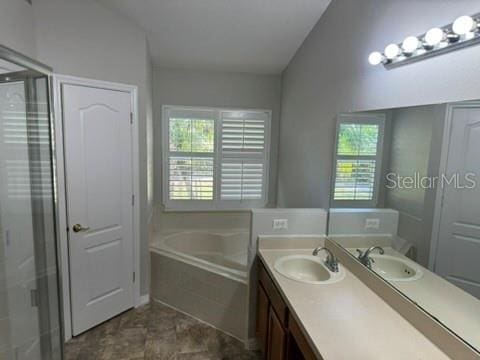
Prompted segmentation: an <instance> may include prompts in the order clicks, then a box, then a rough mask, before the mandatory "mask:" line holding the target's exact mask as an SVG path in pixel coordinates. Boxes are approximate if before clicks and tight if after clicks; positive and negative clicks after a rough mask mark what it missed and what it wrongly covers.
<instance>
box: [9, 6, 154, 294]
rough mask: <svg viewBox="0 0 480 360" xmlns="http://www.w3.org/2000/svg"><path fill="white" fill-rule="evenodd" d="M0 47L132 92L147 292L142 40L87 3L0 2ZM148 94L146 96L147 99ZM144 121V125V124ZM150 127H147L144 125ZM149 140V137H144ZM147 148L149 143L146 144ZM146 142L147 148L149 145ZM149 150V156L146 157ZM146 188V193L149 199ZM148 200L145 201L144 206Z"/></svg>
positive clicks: (126, 24)
mask: <svg viewBox="0 0 480 360" xmlns="http://www.w3.org/2000/svg"><path fill="white" fill-rule="evenodd" d="M0 43H2V44H5V45H7V46H9V47H11V48H13V49H15V50H17V51H20V52H22V53H25V54H26V55H29V56H31V57H34V58H36V59H37V60H39V61H41V62H44V63H45V64H47V65H50V66H52V67H53V69H54V71H55V72H56V73H59V74H65V75H73V76H80V77H87V78H92V79H99V80H107V81H113V82H119V83H126V84H132V85H136V86H138V93H139V143H140V153H139V164H140V173H139V174H138V177H139V179H140V193H141V194H140V195H141V196H140V208H141V215H140V216H141V231H142V235H141V252H142V259H144V260H143V261H142V264H141V266H142V272H141V281H142V284H141V290H142V293H146V292H147V291H148V277H147V276H148V273H149V271H148V239H147V219H148V216H149V212H150V211H149V205H148V204H149V203H148V200H147V193H148V191H147V173H149V174H152V173H153V170H152V168H151V167H150V169H149V168H148V165H149V164H150V166H152V165H153V162H152V161H151V159H150V162H149V159H148V156H147V154H148V147H147V143H148V142H147V139H149V138H150V139H151V134H147V124H148V121H150V124H151V121H152V111H151V93H152V91H151V85H150V84H149V81H150V79H151V77H150V74H149V67H151V65H150V60H149V55H148V49H147V41H146V34H145V33H144V31H143V30H141V29H140V28H138V27H136V26H135V25H134V24H133V23H132V22H131V21H130V20H128V19H126V18H124V17H122V16H121V15H119V14H116V13H114V12H112V11H111V10H108V9H107V8H105V7H103V6H102V5H99V4H98V3H96V2H95V1H92V0H35V1H33V6H31V5H29V4H28V3H27V2H26V1H24V0H2V1H1V3H0ZM149 94H150V95H149ZM149 119H150V120H149ZM150 127H151V125H150ZM147 135H149V136H150V137H148V136H147ZM151 142H152V141H151ZM151 142H150V145H151ZM151 150H152V149H151V146H150V153H151ZM152 186H153V182H152V181H151V182H150V193H151V194H153V191H152V190H151V187H152ZM151 203H152V198H150V205H151Z"/></svg>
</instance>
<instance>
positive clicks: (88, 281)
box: [62, 85, 134, 335]
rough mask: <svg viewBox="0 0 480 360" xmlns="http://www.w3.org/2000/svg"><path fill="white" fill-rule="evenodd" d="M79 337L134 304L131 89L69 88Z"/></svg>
mask: <svg viewBox="0 0 480 360" xmlns="http://www.w3.org/2000/svg"><path fill="white" fill-rule="evenodd" d="M62 96H63V114H64V120H63V121H64V133H65V169H66V185H67V203H68V204H67V207H68V222H69V225H68V226H69V252H70V254H69V255H70V288H71V306H72V330H73V335H78V334H80V333H82V332H84V331H85V330H88V329H89V328H91V327H93V326H95V325H97V324H99V323H101V322H103V321H105V320H108V319H109V318H111V317H113V316H115V315H117V314H119V313H121V312H123V311H125V310H127V309H129V308H131V307H132V306H133V271H134V270H133V227H132V226H133V224H132V222H133V221H132V215H133V208H132V194H133V185H132V175H133V168H132V138H131V124H130V113H131V105H130V94H129V93H126V92H121V91H115V90H108V89H100V88H94V87H86V86H77V85H63V88H62Z"/></svg>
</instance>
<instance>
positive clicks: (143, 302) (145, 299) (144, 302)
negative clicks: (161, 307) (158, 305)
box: [135, 294, 150, 307]
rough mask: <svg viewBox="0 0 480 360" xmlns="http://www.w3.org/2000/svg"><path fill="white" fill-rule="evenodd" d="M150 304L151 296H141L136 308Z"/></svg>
mask: <svg viewBox="0 0 480 360" xmlns="http://www.w3.org/2000/svg"><path fill="white" fill-rule="evenodd" d="M149 302H150V294H146V295H142V296H140V299H138V304H136V305H135V307H140V306H144V305H147V304H148V303H149Z"/></svg>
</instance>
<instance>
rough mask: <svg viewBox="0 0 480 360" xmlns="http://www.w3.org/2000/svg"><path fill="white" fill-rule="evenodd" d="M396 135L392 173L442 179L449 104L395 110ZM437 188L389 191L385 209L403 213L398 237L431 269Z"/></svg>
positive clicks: (391, 157)
mask: <svg viewBox="0 0 480 360" xmlns="http://www.w3.org/2000/svg"><path fill="white" fill-rule="evenodd" d="M391 119H392V136H391V142H390V156H389V157H390V162H389V169H388V172H390V173H395V174H397V175H399V176H403V177H405V176H408V177H414V176H415V173H418V174H419V175H420V176H422V177H423V176H430V177H433V176H438V172H439V165H440V152H441V146H442V137H443V125H444V119H445V105H428V106H417V107H409V108H401V109H394V110H392V111H391ZM435 194H436V191H435V189H428V188H420V187H415V188H410V189H405V188H403V189H401V188H394V189H386V204H385V207H388V208H392V209H396V210H398V211H399V213H400V216H399V224H398V235H399V236H400V237H402V238H404V239H406V240H408V241H410V242H411V243H412V244H413V245H414V246H415V250H416V260H417V261H418V262H419V263H420V264H422V265H424V266H427V264H428V255H429V251H430V237H431V235H432V225H433V214H434V208H435Z"/></svg>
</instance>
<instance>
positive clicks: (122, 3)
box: [98, 0, 330, 74]
mask: <svg viewBox="0 0 480 360" xmlns="http://www.w3.org/2000/svg"><path fill="white" fill-rule="evenodd" d="M98 1H99V2H101V3H102V4H104V5H105V6H107V7H109V8H111V9H113V10H116V11H118V12H120V13H122V14H123V15H125V16H127V17H129V18H131V19H133V21H135V23H136V24H137V25H139V26H140V27H142V28H143V29H144V30H145V31H146V32H147V36H148V42H149V46H150V50H151V55H152V59H153V63H154V65H155V66H165V67H175V68H193V69H210V70H223V71H238V72H249V73H266V74H275V73H280V72H281V71H283V69H284V68H285V67H286V66H287V64H288V63H289V61H290V60H291V58H292V57H293V55H294V54H295V52H296V51H297V49H298V48H299V46H300V45H301V44H302V42H303V40H304V39H305V38H306V36H307V35H308V33H309V32H310V30H311V29H312V28H313V26H314V25H315V24H316V22H317V21H318V19H319V18H320V16H321V15H322V14H323V12H324V11H325V9H326V8H327V6H328V4H329V3H330V0H98Z"/></svg>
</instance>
